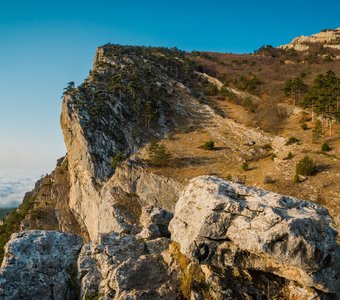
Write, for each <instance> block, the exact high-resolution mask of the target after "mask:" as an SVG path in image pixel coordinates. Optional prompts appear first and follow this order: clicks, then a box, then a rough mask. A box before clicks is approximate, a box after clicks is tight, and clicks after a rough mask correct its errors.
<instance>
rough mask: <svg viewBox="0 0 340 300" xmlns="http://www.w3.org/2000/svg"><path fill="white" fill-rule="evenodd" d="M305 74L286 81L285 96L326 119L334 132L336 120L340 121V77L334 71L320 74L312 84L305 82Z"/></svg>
mask: <svg viewBox="0 0 340 300" xmlns="http://www.w3.org/2000/svg"><path fill="white" fill-rule="evenodd" d="M304 77H305V76H304V74H302V75H300V76H298V77H296V78H293V79H289V80H287V81H286V82H285V85H284V88H283V91H284V93H285V96H287V97H289V98H291V99H292V100H293V104H294V105H299V106H301V107H303V108H308V109H310V110H311V111H312V119H313V120H314V118H315V116H318V117H320V118H321V120H322V121H325V123H326V124H327V126H328V127H329V130H330V134H331V133H332V124H333V122H334V121H336V122H339V121H340V78H339V77H337V76H336V74H335V73H334V72H332V71H328V72H326V73H325V74H319V75H318V76H317V77H316V78H315V80H314V82H313V84H312V86H310V87H309V86H308V85H306V84H305V83H304V81H303V79H304Z"/></svg>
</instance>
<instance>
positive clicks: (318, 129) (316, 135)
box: [312, 120, 324, 143]
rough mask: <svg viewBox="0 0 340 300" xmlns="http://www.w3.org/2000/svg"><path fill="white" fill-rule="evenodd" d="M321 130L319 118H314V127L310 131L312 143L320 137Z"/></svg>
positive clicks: (321, 134)
mask: <svg viewBox="0 0 340 300" xmlns="http://www.w3.org/2000/svg"><path fill="white" fill-rule="evenodd" d="M323 134H324V133H323V131H322V123H321V121H320V120H316V122H315V125H314V129H313V131H312V140H313V143H316V142H318V141H319V140H320V138H321V137H322V136H323Z"/></svg>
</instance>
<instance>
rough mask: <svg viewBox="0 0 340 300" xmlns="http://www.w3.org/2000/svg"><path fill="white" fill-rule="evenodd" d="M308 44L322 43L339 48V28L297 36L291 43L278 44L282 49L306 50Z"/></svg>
mask: <svg viewBox="0 0 340 300" xmlns="http://www.w3.org/2000/svg"><path fill="white" fill-rule="evenodd" d="M310 44H324V47H328V48H334V49H339V47H338V46H339V44H340V28H336V29H329V30H323V31H321V32H319V33H316V34H312V35H311V36H304V35H302V36H299V37H296V38H294V39H293V40H292V41H291V43H289V44H287V45H282V46H279V48H283V49H295V50H296V51H306V50H308V49H309V45H310Z"/></svg>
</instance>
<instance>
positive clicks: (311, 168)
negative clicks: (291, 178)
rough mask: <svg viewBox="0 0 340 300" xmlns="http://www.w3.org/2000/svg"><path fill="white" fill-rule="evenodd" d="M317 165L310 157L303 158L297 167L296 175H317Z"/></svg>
mask: <svg viewBox="0 0 340 300" xmlns="http://www.w3.org/2000/svg"><path fill="white" fill-rule="evenodd" d="M315 172H316V164H315V161H313V160H312V159H311V158H310V157H309V156H307V155H306V156H305V157H304V158H302V159H301V160H300V161H299V162H298V163H297V165H296V174H297V175H303V176H310V175H313V174H315Z"/></svg>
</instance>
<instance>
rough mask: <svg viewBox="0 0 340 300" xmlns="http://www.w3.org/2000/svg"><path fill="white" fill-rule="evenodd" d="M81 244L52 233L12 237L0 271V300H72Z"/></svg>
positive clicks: (29, 233)
mask: <svg viewBox="0 0 340 300" xmlns="http://www.w3.org/2000/svg"><path fill="white" fill-rule="evenodd" d="M81 245H82V240H81V239H80V238H78V237H76V236H74V235H71V234H67V233H61V232H56V231H25V232H21V233H15V234H13V235H12V236H11V240H10V241H9V242H8V243H7V245H6V247H5V251H6V252H5V258H4V260H3V262H2V266H1V269H0V298H1V299H6V300H11V299H13V300H14V299H15V300H16V299H31V300H41V299H51V300H52V299H55V300H57V299H60V300H64V299H75V298H76V297H77V294H76V292H77V291H76V289H75V285H76V284H77V282H76V260H77V256H78V253H79V250H80V248H81Z"/></svg>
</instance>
